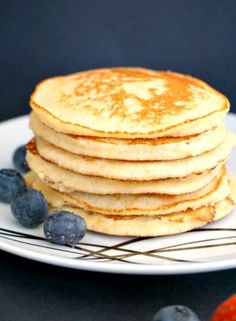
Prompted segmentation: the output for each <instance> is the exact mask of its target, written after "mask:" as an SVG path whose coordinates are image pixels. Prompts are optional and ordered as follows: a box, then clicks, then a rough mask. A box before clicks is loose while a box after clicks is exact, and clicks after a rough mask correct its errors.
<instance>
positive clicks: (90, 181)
mask: <svg viewBox="0 0 236 321" xmlns="http://www.w3.org/2000/svg"><path fill="white" fill-rule="evenodd" d="M27 162H28V164H29V166H30V168H31V169H32V171H34V172H35V173H37V175H38V176H39V177H40V179H41V180H42V181H43V182H45V183H46V184H47V185H49V186H51V187H52V188H54V189H56V190H59V191H61V192H65V193H71V192H74V191H80V192H87V193H94V194H120V193H121V194H149V193H157V194H171V195H173V194H174V195H176V194H185V193H191V192H194V191H196V190H198V189H200V188H202V187H204V186H205V185H207V184H208V183H209V182H210V181H212V180H213V179H214V178H215V177H216V176H217V175H218V173H219V171H220V169H221V167H222V166H223V162H222V163H220V164H218V165H217V166H216V167H215V168H213V169H211V170H209V171H205V172H203V173H199V174H192V175H189V176H187V177H184V178H180V179H179V178H176V179H165V180H152V181H121V180H113V179H106V178H102V177H96V176H87V175H81V174H79V173H75V172H73V171H70V170H66V169H64V168H61V167H59V166H57V165H55V164H53V163H51V162H49V161H47V160H45V159H43V158H42V157H41V156H40V155H39V154H38V151H37V149H36V146H35V142H34V141H31V143H30V144H28V145H27Z"/></svg>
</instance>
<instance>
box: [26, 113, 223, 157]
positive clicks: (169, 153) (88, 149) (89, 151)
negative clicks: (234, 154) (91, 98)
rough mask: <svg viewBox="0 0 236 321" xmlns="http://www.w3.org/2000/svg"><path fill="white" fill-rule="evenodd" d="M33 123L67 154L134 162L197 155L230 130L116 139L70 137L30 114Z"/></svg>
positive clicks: (212, 145) (39, 132)
mask: <svg viewBox="0 0 236 321" xmlns="http://www.w3.org/2000/svg"><path fill="white" fill-rule="evenodd" d="M30 124H31V128H32V129H33V131H34V133H35V135H36V136H39V137H41V138H43V139H45V140H47V141H48V142H49V143H51V144H53V145H55V146H57V147H60V148H62V149H64V150H65V151H68V152H71V153H74V154H79V155H85V156H91V157H98V158H106V159H120V160H131V161H134V160H137V161H141V160H176V159H182V158H186V157H189V156H196V155H199V154H202V153H204V152H206V151H209V150H212V149H214V148H215V147H217V146H219V145H220V144H221V143H222V142H223V140H224V138H225V136H226V128H225V125H224V124H223V123H222V124H219V126H218V127H215V128H212V129H210V130H208V131H206V132H203V133H201V134H197V135H193V136H187V137H183V138H182V137H161V138H153V139H115V138H101V137H100V138H99V137H86V136H75V135H67V134H63V133H59V132H57V131H55V130H53V129H51V128H50V127H48V126H46V125H44V124H43V123H42V122H41V121H40V120H39V119H38V118H37V116H36V114H35V112H32V113H31V115H30Z"/></svg>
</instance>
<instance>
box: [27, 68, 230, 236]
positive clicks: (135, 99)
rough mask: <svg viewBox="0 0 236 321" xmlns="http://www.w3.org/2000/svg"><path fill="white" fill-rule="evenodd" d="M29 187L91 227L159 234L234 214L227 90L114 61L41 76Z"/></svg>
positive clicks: (30, 148)
mask: <svg viewBox="0 0 236 321" xmlns="http://www.w3.org/2000/svg"><path fill="white" fill-rule="evenodd" d="M30 105H31V107H32V109H33V112H32V113H31V116H30V123H31V127H32V129H33V131H34V133H35V138H34V139H33V140H32V141H31V142H30V143H29V144H28V150H27V161H28V164H29V166H30V168H31V170H32V171H31V173H30V174H29V175H28V177H27V181H28V185H29V186H31V187H33V188H36V189H38V190H40V191H41V192H42V193H43V194H44V195H45V197H46V199H47V200H48V202H49V204H50V205H51V207H52V208H53V209H54V208H56V209H60V210H62V209H64V210H69V211H71V212H74V213H76V214H78V215H80V216H81V217H83V218H84V219H85V220H86V223H87V226H88V229H89V230H91V231H96V232H100V233H105V234H112V235H132V236H159V235H168V234H177V233H180V232H184V231H187V230H191V229H194V228H197V227H200V226H202V225H204V224H207V223H209V222H212V221H214V220H218V219H220V218H222V217H223V216H225V215H227V214H228V213H229V212H230V211H231V209H232V208H233V206H234V204H235V202H236V183H235V181H234V179H233V177H232V175H230V174H229V173H228V172H227V170H226V168H225V163H226V161H227V158H228V156H229V154H230V151H231V150H232V148H233V147H234V146H235V145H236V139H235V136H234V135H233V134H232V133H230V132H229V131H228V130H227V128H226V127H225V125H224V118H225V115H226V113H227V112H228V109H229V102H228V100H227V98H226V97H225V96H223V95H222V94H221V93H219V92H217V91H216V90H214V89H213V88H211V87H210V86H208V85H207V84H206V83H204V82H202V81H200V80H198V79H196V78H192V77H190V76H185V75H181V74H177V73H172V72H165V71H154V70H148V69H143V68H107V69H97V70H91V71H86V72H79V73H76V74H72V75H69V76H62V77H55V78H50V79H47V80H45V81H43V82H41V83H40V84H39V85H38V86H37V87H36V89H35V91H34V93H33V95H32V96H31V100H30Z"/></svg>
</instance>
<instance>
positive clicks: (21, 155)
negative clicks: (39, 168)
mask: <svg viewBox="0 0 236 321" xmlns="http://www.w3.org/2000/svg"><path fill="white" fill-rule="evenodd" d="M25 156H26V146H25V145H22V146H19V147H18V148H17V149H16V150H15V152H14V154H13V164H14V166H15V168H16V169H17V170H18V171H19V172H21V173H27V172H28V171H29V167H28V165H27V163H26V159H25Z"/></svg>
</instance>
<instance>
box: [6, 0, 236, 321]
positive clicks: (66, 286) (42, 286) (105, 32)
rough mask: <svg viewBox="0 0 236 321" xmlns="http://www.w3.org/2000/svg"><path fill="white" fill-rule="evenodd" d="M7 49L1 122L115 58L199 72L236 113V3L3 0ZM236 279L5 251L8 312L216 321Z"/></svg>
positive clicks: (16, 315)
mask: <svg viewBox="0 0 236 321" xmlns="http://www.w3.org/2000/svg"><path fill="white" fill-rule="evenodd" d="M0 48H1V49H0V66H1V70H0V120H3V119H7V118H10V117H14V116H17V115H21V114H23V113H27V112H28V111H29V106H28V99H29V95H30V93H31V92H32V90H33V88H34V86H35V84H36V83H37V82H38V81H39V80H41V79H43V78H45V77H48V76H51V75H55V74H64V73H69V72H74V71H77V70H80V69H86V68H93V67H101V66H115V65H140V66H147V67H151V68H157V69H171V70H175V71H179V72H184V73H189V74H192V75H195V76H198V77H200V78H202V79H204V80H206V81H207V82H209V83H210V84H211V85H212V86H214V87H216V88H217V89H219V90H220V91H222V92H223V93H225V94H226V95H227V96H228V97H229V99H230V101H231V104H232V110H234V111H236V108H235V106H236V90H235V87H236V86H235V85H236V84H235V82H236V81H235V80H236V77H235V70H236V59H235V57H236V1H234V0H232V1H231V0H228V1H225V0H222V1H221V0H220V1H219V0H218V1H217V0H211V1H210V0H204V1H200V0H198V1H197V0H196V1H193V0H191V1H190V0H184V1H181V0H173V1H167V0H165V1H164V0H163V1H157V0H156V1H155V0H153V1H147V0H146V1H138V0H135V1H131V0H126V1H124V0H117V1H115V0H113V1H104V0H99V1H96V0H90V1H89V0H84V1H74V0H67V1H62V0H57V1H51V0H41V1H35V0H34V1H28V0H27V1H25V0H23V1H20V0H19V1H8V0H6V1H1V0H0ZM1 142H2V138H1ZM4 143H5V141H4ZM235 284H236V270H231V271H224V272H214V273H207V274H196V275H186V276H184V275H183V276H124V275H112V274H99V273H91V272H90V273H89V272H82V271H73V270H69V269H63V268H59V267H53V266H48V265H44V264H41V263H36V262H31V261H28V260H25V259H22V258H19V257H15V256H13V255H10V254H6V253H4V252H0V319H1V321H9V320H18V321H32V320H35V321H47V320H50V321H65V320H66V321H72V320H73V321H77V320H79V321H94V320H96V321H126V320H127V321H146V320H147V321H150V319H151V316H152V315H153V314H154V312H155V311H156V310H157V309H159V308H160V307H161V306H163V305H167V304H185V305H188V306H190V307H192V308H193V309H194V310H195V311H196V312H197V313H198V314H199V315H200V317H201V320H202V321H207V320H209V317H210V315H211V313H212V311H213V310H214V308H215V307H216V306H217V305H218V303H219V302H220V301H222V300H223V299H225V298H226V297H227V296H229V295H230V294H232V293H233V292H234V291H235V287H236V286H235Z"/></svg>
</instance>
